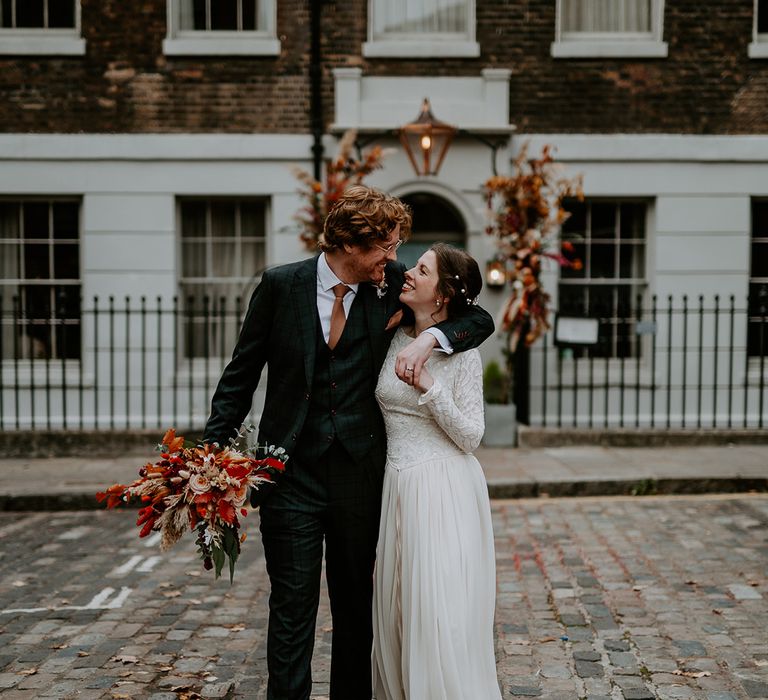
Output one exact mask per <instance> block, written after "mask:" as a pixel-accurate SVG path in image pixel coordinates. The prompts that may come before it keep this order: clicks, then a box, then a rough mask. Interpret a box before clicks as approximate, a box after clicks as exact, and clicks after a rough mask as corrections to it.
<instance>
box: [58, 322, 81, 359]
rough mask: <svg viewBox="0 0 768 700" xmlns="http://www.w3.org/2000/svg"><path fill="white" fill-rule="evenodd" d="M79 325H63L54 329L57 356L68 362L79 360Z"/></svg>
mask: <svg viewBox="0 0 768 700" xmlns="http://www.w3.org/2000/svg"><path fill="white" fill-rule="evenodd" d="M80 342H81V341H80V323H65V324H61V325H59V326H57V327H56V345H57V348H58V353H57V354H58V356H59V357H64V358H66V359H68V360H78V359H80Z"/></svg>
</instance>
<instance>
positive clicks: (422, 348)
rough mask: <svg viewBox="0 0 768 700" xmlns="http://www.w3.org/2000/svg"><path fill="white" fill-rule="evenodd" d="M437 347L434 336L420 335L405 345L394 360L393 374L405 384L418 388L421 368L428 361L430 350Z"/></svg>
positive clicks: (428, 334) (429, 334)
mask: <svg viewBox="0 0 768 700" xmlns="http://www.w3.org/2000/svg"><path fill="white" fill-rule="evenodd" d="M435 345H437V340H436V339H435V336H433V335H432V334H431V333H422V334H421V335H420V336H419V337H418V338H416V340H414V341H413V342H412V343H409V344H408V345H406V346H405V347H404V348H403V349H402V350H401V351H400V352H399V353H397V359H396V360H395V374H397V376H398V378H399V379H402V380H403V381H404V382H405V383H406V384H411V385H412V386H419V382H420V380H421V368H422V367H424V363H425V362H426V361H427V360H428V359H429V356H430V355H431V354H432V350H433V349H434V347H435Z"/></svg>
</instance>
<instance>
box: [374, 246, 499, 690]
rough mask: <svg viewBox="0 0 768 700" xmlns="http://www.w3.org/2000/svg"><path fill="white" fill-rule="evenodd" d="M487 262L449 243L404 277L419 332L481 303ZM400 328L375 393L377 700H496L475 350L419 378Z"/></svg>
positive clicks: (491, 564) (430, 365) (441, 357)
mask: <svg viewBox="0 0 768 700" xmlns="http://www.w3.org/2000/svg"><path fill="white" fill-rule="evenodd" d="M481 287H482V277H481V275H480V270H479V269H478V266H477V263H476V262H475V260H473V259H472V258H471V257H470V256H469V255H467V254H466V253H465V252H463V251H461V250H458V249H456V248H452V247H450V246H448V245H445V244H437V245H434V246H432V248H431V249H430V250H428V251H427V252H426V253H424V255H422V256H421V258H420V259H419V261H418V263H417V264H416V266H415V267H414V268H413V269H411V270H409V271H408V272H406V274H405V284H404V285H403V290H402V294H401V295H400V300H401V301H402V302H403V303H405V304H406V305H407V306H409V307H410V308H411V309H412V310H413V314H414V317H415V327H414V328H413V329H412V334H413V335H414V336H415V335H418V334H419V333H420V332H421V331H423V330H424V329H425V328H428V327H429V326H432V325H434V324H435V323H439V322H440V321H443V320H445V319H448V318H455V317H457V316H459V315H461V314H463V313H465V312H466V310H467V309H468V308H469V307H470V306H471V305H472V304H474V303H475V300H476V297H477V295H478V293H479V292H480V289H481ZM411 340H412V337H411V335H409V333H408V330H407V329H403V328H400V329H399V330H398V331H397V333H396V335H395V337H394V340H393V342H392V345H391V346H390V349H389V354H388V355H387V359H386V361H385V362H384V366H383V367H382V370H381V374H380V375H379V382H378V386H377V388H376V398H377V400H378V402H379V404H380V406H381V409H382V413H383V415H384V422H385V424H386V429H387V445H388V447H387V466H386V471H385V475H384V492H383V498H382V513H381V524H380V527H379V542H378V548H377V552H376V570H375V573H374V594H373V634H374V647H373V684H374V689H375V691H374V697H375V698H376V699H377V700H497V699H500V698H501V694H500V693H499V686H498V681H497V679H496V665H495V659H494V651H493V615H494V606H495V592H496V575H495V561H494V549H493V531H492V528H491V512H490V504H489V501H488V490H487V486H486V483H485V478H484V476H483V472H482V470H481V467H480V464H479V462H478V461H477V460H476V459H475V457H474V456H473V455H472V454H471V452H472V450H473V449H475V448H476V447H477V446H478V444H479V443H480V438H481V437H482V435H483V429H484V421H483V392H482V365H481V362H480V354H479V353H478V351H477V350H470V351H468V352H463V353H456V354H454V355H447V354H439V353H433V357H432V358H431V359H430V360H429V361H428V362H427V363H426V364H425V365H424V368H423V369H422V371H421V373H420V376H419V378H418V381H416V382H414V380H413V369H412V368H410V367H408V368H405V374H404V376H405V380H404V381H401V380H400V379H398V377H397V375H396V373H395V362H396V356H397V353H398V352H399V351H400V350H401V349H402V348H403V347H405V346H406V345H407V344H408V343H409V342H411Z"/></svg>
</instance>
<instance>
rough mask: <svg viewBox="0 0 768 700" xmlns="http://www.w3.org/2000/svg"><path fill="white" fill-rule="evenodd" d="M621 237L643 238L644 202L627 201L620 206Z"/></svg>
mask: <svg viewBox="0 0 768 700" xmlns="http://www.w3.org/2000/svg"><path fill="white" fill-rule="evenodd" d="M620 219H621V230H620V231H619V235H620V237H621V238H624V239H627V238H635V239H641V240H642V239H643V238H645V204H641V203H628V204H622V205H621V208H620Z"/></svg>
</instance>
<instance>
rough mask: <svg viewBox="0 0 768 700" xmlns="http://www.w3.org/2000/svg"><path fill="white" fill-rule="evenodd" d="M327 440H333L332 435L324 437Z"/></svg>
mask: <svg viewBox="0 0 768 700" xmlns="http://www.w3.org/2000/svg"><path fill="white" fill-rule="evenodd" d="M325 439H326V440H327V441H328V442H333V435H329V436H328V437H327V438H325Z"/></svg>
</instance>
